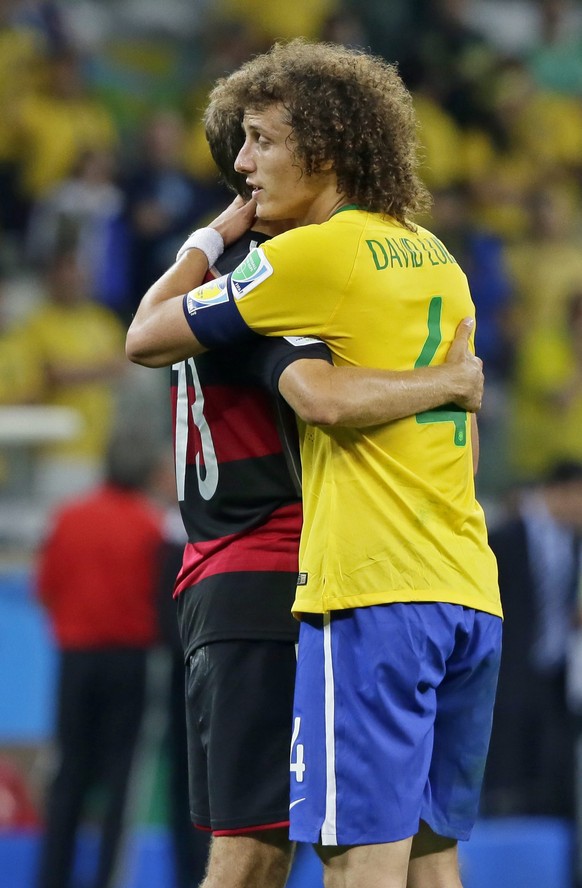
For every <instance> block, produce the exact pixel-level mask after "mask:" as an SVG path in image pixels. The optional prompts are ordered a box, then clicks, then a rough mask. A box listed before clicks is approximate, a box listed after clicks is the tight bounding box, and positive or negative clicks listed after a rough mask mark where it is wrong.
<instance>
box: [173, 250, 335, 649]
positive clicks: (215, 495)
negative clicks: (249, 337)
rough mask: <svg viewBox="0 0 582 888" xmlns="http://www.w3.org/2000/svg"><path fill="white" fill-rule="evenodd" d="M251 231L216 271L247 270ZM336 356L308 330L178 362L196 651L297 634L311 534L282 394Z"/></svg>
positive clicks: (182, 596)
mask: <svg viewBox="0 0 582 888" xmlns="http://www.w3.org/2000/svg"><path fill="white" fill-rule="evenodd" d="M263 240H265V237H264V236H262V235H258V234H255V233H254V232H249V233H248V234H247V235H246V236H245V237H243V238H241V240H240V241H238V242H237V243H236V244H234V245H233V246H232V247H231V248H229V249H227V250H226V251H225V252H224V254H223V255H222V256H221V257H220V260H219V262H218V263H217V268H215V269H213V272H212V273H213V274H215V275H216V274H226V273H228V272H229V271H231V270H232V269H233V268H235V267H236V266H237V265H238V264H239V263H240V261H241V260H242V259H243V258H244V257H245V256H246V254H247V252H248V251H249V250H250V249H251V248H252V247H253V246H255V245H256V243H258V242H262V241H263ZM302 358H319V359H323V360H330V356H329V351H328V349H327V347H326V346H325V345H323V344H322V343H320V342H317V341H315V340H310V339H305V338H289V339H268V338H265V337H262V336H257V337H256V341H255V342H253V343H252V344H250V345H249V344H247V345H245V346H244V347H240V348H229V349H224V350H216V351H213V352H207V353H205V354H203V355H200V356H198V357H196V358H189V359H188V360H186V361H182V362H180V363H178V364H175V365H174V366H173V367H172V388H171V390H172V413H173V423H174V446H175V460H176V482H177V490H178V499H179V503H180V508H181V512H182V518H183V521H184V526H185V529H186V533H187V536H188V542H187V544H186V547H185V550H184V557H183V562H182V567H181V570H180V572H179V574H178V577H177V580H176V586H175V593H174V594H175V596H176V597H177V598H178V616H179V623H180V631H181V635H182V641H183V644H184V648H185V653H186V655H189V654H190V653H191V652H192V651H193V650H194V649H195V648H196V647H198V646H200V645H201V644H206V643H208V642H210V641H218V640H226V639H230V638H254V639H261V638H268V639H271V640H277V639H280V640H287V639H290V640H291V639H295V638H296V635H297V623H296V621H295V620H294V619H293V617H292V616H291V612H290V609H291V603H292V601H293V597H294V593H295V584H296V579H297V570H298V547H299V535H300V531H301V520H302V514H301V489H300V463H299V450H298V442H297V429H296V421H295V416H294V414H293V413H292V411H291V410H290V408H289V407H288V405H287V404H286V403H285V402H284V401H283V399H282V398H281V397H280V395H279V394H278V380H279V377H280V375H281V373H282V372H283V370H284V369H285V367H287V366H288V365H289V364H291V363H292V362H293V361H295V360H298V359H302Z"/></svg>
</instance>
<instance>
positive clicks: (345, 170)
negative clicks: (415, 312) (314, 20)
mask: <svg viewBox="0 0 582 888" xmlns="http://www.w3.org/2000/svg"><path fill="white" fill-rule="evenodd" d="M272 104H281V105H282V106H283V107H284V108H285V111H286V115H287V122H288V123H289V125H290V126H291V128H292V130H293V141H292V142H291V143H290V144H292V146H293V150H294V153H295V157H296V160H297V162H298V163H299V164H300V166H301V168H302V169H303V171H304V173H305V174H307V175H313V174H314V173H318V172H321V171H322V170H324V169H325V168H326V167H327V166H328V165H329V163H330V162H331V164H332V168H333V169H334V171H335V173H336V175H337V180H338V192H340V193H342V194H345V195H346V196H347V198H348V199H349V200H350V201H351V202H353V203H355V204H357V205H358V206H359V207H361V208H362V209H365V210H369V211H371V212H376V213H383V214H387V215H390V216H392V217H393V218H395V219H397V220H398V221H399V222H401V223H403V224H405V225H409V222H408V219H409V217H410V216H411V214H414V213H416V212H424V211H426V210H427V208H428V206H429V204H430V197H429V194H428V191H427V189H426V188H425V186H424V185H423V183H422V182H421V180H420V178H419V176H418V173H417V169H418V156H417V149H418V141H417V123H416V117H415V113H414V109H413V105H412V98H411V95H410V93H409V92H408V90H407V89H406V87H405V86H404V83H403V82H402V79H401V78H400V75H399V74H398V71H397V70H396V67H395V66H394V65H392V64H389V63H388V62H386V61H385V60H384V59H381V58H379V57H377V56H373V55H370V54H369V53H366V52H363V51H360V50H353V49H346V48H345V47H343V46H338V45H336V44H330V43H312V42H309V41H307V40H304V39H302V38H299V39H296V40H291V41H290V42H288V43H276V44H275V45H274V46H273V47H272V48H271V49H270V50H269V51H268V52H266V53H263V54H262V55H259V56H257V57H255V58H253V59H251V60H250V61H248V62H246V63H245V64H244V65H243V66H242V67H241V68H239V69H238V70H237V71H235V72H234V73H233V74H231V75H229V76H228V77H225V78H223V79H221V80H219V81H218V82H217V84H216V86H215V87H214V89H213V90H212V92H211V94H210V100H209V105H208V108H207V111H206V115H205V122H206V125H207V126H208V123H209V121H211V120H212V117H213V115H214V114H215V113H218V114H219V116H220V115H223V116H222V121H223V123H224V120H225V119H226V118H227V117H229V115H230V117H229V119H230V123H231V125H233V126H234V125H235V123H234V121H235V120H236V121H237V124H236V125H239V123H238V121H240V115H241V112H242V111H245V110H254V111H259V110H263V109H264V108H266V107H268V106H269V105H272ZM225 114H226V117H225V116H224V115H225ZM237 114H238V119H237ZM233 160H234V158H233ZM221 168H222V164H221Z"/></svg>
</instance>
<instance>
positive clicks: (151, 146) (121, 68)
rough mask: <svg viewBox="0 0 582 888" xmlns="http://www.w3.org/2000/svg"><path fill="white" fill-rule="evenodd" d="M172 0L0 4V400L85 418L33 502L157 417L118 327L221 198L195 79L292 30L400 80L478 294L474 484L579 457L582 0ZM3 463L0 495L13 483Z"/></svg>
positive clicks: (46, 454)
mask: <svg viewBox="0 0 582 888" xmlns="http://www.w3.org/2000/svg"><path fill="white" fill-rule="evenodd" d="M191 6H192V5H191V4H186V3H180V2H174V4H170V6H168V7H167V8H166V7H164V11H163V15H162V14H161V12H160V10H156V8H155V6H154V4H150V3H140V4H137V3H131V2H128V0H126V2H122V3H118V4H113V3H111V4H108V3H96V2H90V0H87V2H83V3H75V4H72V3H66V2H56V0H44V2H43V0H2V2H1V3H0V66H1V75H2V76H1V77H0V84H1V87H0V190H1V193H2V201H1V202H0V284H1V294H0V330H1V334H0V335H1V336H2V349H1V350H0V355H1V356H0V361H1V367H0V370H1V372H0V403H1V404H2V405H23V404H28V405H38V404H43V405H59V406H61V407H71V408H72V409H73V410H75V411H76V413H77V415H78V416H79V417H80V419H81V427H80V431H79V432H78V434H77V435H76V436H74V435H73V436H72V437H69V438H67V439H66V440H56V441H55V440H52V441H46V442H43V441H41V442H40V443H39V446H37V447H36V448H35V449H34V454H33V456H34V478H35V482H34V483H35V485H36V486H35V490H34V492H35V493H36V494H38V496H39V497H40V498H43V499H44V500H46V501H48V502H51V501H53V500H54V498H55V497H57V498H58V496H59V495H60V493H59V491H62V492H65V493H67V492H76V491H77V490H78V489H80V488H81V487H82V486H83V485H85V486H87V485H88V484H90V483H93V482H94V481H95V480H96V478H98V476H99V473H100V471H101V470H102V464H103V455H104V453H105V447H106V443H107V440H108V436H109V435H110V433H111V429H112V428H113V427H114V426H115V423H116V422H118V421H120V416H121V417H122V418H123V421H124V422H126V423H127V422H129V421H130V420H131V421H138V418H141V421H143V417H144V412H145V413H149V415H150V417H151V416H152V415H153V414H158V416H159V415H160V412H161V411H159V410H155V409H154V410H152V411H148V410H145V411H144V406H145V405H144V403H143V399H144V398H146V402H145V403H146V405H147V398H149V397H150V395H151V391H150V389H152V387H153V388H154V389H155V386H153V383H152V382H151V380H149V379H148V382H147V383H144V382H143V380H144V378H145V377H144V376H143V374H141V375H140V374H138V372H137V370H136V369H135V368H132V369H130V368H129V367H128V366H127V363H126V362H125V361H124V359H123V351H122V341H123V333H124V328H125V327H126V326H127V324H128V321H129V320H130V318H131V316H132V313H133V311H134V310H135V306H136V304H137V302H138V301H139V299H140V297H141V295H142V294H143V293H144V292H145V290H146V289H147V287H148V286H149V284H150V283H151V282H152V281H153V280H155V279H156V278H157V277H158V276H159V274H160V273H161V272H162V271H163V270H164V269H165V268H166V267H167V266H168V265H169V264H170V263H171V261H172V259H173V257H174V256H175V252H176V248H177V246H178V245H179V244H180V243H181V242H182V240H183V238H184V236H185V235H186V234H187V233H188V232H189V231H190V230H192V229H193V228H195V227H197V226H198V225H200V224H204V222H205V221H206V220H207V219H209V218H210V217H211V216H212V214H213V213H214V212H215V211H216V210H217V209H218V208H219V207H221V206H222V205H223V204H224V201H225V200H226V199H227V192H226V190H225V188H224V187H223V186H222V185H221V183H220V182H219V181H218V178H217V173H216V169H215V167H214V165H213V163H212V160H211V158H210V156H209V153H208V150H207V148H206V144H205V140H204V136H203V132H202V128H201V121H200V112H201V109H202V108H203V106H204V101H205V97H206V94H207V92H208V89H209V87H210V85H211V84H212V83H213V81H214V80H215V79H216V77H218V76H220V75H222V74H225V73H227V72H229V71H231V70H232V69H233V68H235V67H236V66H237V65H238V64H240V63H241V62H242V61H243V60H244V59H245V58H248V57H249V56H250V55H251V54H253V53H254V52H256V51H259V50H262V49H264V48H265V47H267V46H268V45H270V43H272V41H273V40H274V39H277V38H285V37H288V36H291V35H294V34H297V33H301V34H304V35H306V36H308V37H314V38H321V39H326V40H332V41H337V42H343V43H345V44H349V45H351V46H361V47H364V48H368V47H369V48H371V49H372V50H373V51H375V52H379V53H381V54H383V55H385V56H386V57H387V58H388V59H390V60H393V61H395V62H397V64H398V65H399V68H400V70H401V73H402V74H403V76H404V78H405V81H406V82H407V84H408V86H409V87H410V89H411V91H412V93H413V95H414V100H415V105H416V109H417V113H418V119H419V127H420V142H421V145H422V171H423V176H424V178H425V179H426V182H427V184H428V185H429V187H430V189H431V191H432V193H433V195H434V205H433V209H432V212H431V214H430V218H427V219H421V220H418V221H420V222H425V223H426V224H428V225H429V226H430V227H431V228H432V229H433V230H434V231H435V232H436V233H437V234H438V235H441V236H442V237H443V239H444V240H445V241H446V243H447V245H448V246H449V248H450V249H451V250H452V251H453V253H454V254H455V256H456V257H457V258H458V260H459V261H460V263H461V264H462V266H463V267H464V268H465V270H466V272H467V274H468V277H469V279H470V283H471V288H472V292H473V296H474V300H475V302H476V305H477V313H478V331H477V347H478V351H479V354H480V355H481V356H482V358H483V360H484V362H485V368H486V372H487V395H486V399H485V404H484V410H483V413H482V416H481V433H482V438H483V446H482V449H483V461H482V464H481V472H480V476H479V482H478V483H479V485H480V488H481V493H482V496H483V497H485V498H486V499H487V498H491V499H492V501H493V502H495V501H496V498H497V497H498V496H499V495H500V494H503V493H504V492H505V491H506V490H507V489H508V488H509V487H511V486H512V485H514V484H515V483H521V482H530V481H536V480H538V479H540V478H542V477H544V475H545V474H546V473H547V472H548V471H549V470H550V469H551V467H552V466H553V465H554V464H555V462H556V461H558V460H562V459H571V460H576V459H580V458H582V436H580V435H579V434H578V430H579V428H580V424H581V422H582V394H581V391H582V389H581V386H580V380H581V378H582V250H581V249H580V246H581V241H582V197H581V194H582V10H581V9H580V6H579V5H578V4H577V3H574V2H571V0H514V2H503V3H502V2H496V0H480V2H479V0H473V2H471V0H434V2H428V0H415V2H410V3H404V2H399V0H394V2H392V3H390V4H382V3H379V2H371V3H369V4H366V5H365V8H361V9H360V8H359V5H358V4H356V3H355V2H352V0H317V2H309V3H308V2H299V3H294V4H293V8H292V9H291V7H289V8H287V7H286V6H285V5H281V4H272V5H268V8H267V10H266V8H265V6H264V4H258V3H253V2H251V0H245V2H243V0H220V2H214V3H212V4H209V3H208V4H207V3H204V2H199V3H197V4H194V5H193V7H194V8H191ZM138 376H139V379H138V378H137V377H138ZM149 376H151V377H152V378H153V374H149ZM144 385H145V388H146V392H145V394H144V392H143V386H144ZM161 388H163V386H160V387H159V388H158V389H157V391H156V393H155V394H154V395H153V396H154V397H156V396H158V397H159V390H160V389H161ZM120 403H121V404H122V408H121V410H120V406H119V405H120ZM136 404H137V407H136ZM132 405H133V409H132ZM157 422H158V425H159V424H160V420H159V419H158V420H157ZM162 425H163V424H162ZM157 431H158V432H163V431H164V429H158V430H157ZM10 468H11V466H10V465H8V466H7V467H6V466H5V468H4V477H3V478H2V482H0V483H3V485H4V487H0V494H1V492H2V490H3V489H4V491H5V488H6V487H8V488H9V489H10V490H11V492H13V488H12V487H11V485H10V479H9V477H8V476H10V475H13V473H11V472H10V471H9V470H10ZM25 474H26V479H27V482H28V483H29V484H30V479H31V475H30V472H26V473H25Z"/></svg>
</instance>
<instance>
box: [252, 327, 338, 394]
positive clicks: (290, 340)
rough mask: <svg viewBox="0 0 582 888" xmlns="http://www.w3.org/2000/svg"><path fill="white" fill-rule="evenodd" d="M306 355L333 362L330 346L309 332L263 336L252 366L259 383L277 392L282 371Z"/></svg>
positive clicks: (254, 354)
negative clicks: (311, 335) (309, 335)
mask: <svg viewBox="0 0 582 888" xmlns="http://www.w3.org/2000/svg"><path fill="white" fill-rule="evenodd" d="M306 358H307V359H309V358H312V359H313V358H314V359H316V360H320V361H327V363H329V364H331V363H332V358H331V352H330V350H329V349H328V347H327V346H326V345H325V344H324V343H323V342H320V341H319V340H318V339H312V338H310V337H307V336H285V337H281V338H278V337H271V338H268V339H267V338H260V341H259V343H258V345H257V346H256V348H255V351H254V352H253V357H252V362H251V364H250V366H249V369H250V370H251V371H252V373H253V376H255V378H256V380H257V382H258V383H259V384H260V385H262V386H264V387H265V388H267V389H269V390H270V391H272V392H273V393H274V394H278V393H279V379H280V377H281V374H282V373H283V371H284V370H285V369H286V368H287V367H289V366H290V365H291V364H293V363H295V361H301V360H304V359H306Z"/></svg>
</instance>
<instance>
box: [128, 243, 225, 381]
mask: <svg viewBox="0 0 582 888" xmlns="http://www.w3.org/2000/svg"><path fill="white" fill-rule="evenodd" d="M207 270H208V261H207V259H206V256H205V255H204V253H203V252H202V251H201V250H197V249H193V250H189V251H188V252H187V253H186V254H185V255H184V256H183V257H182V258H181V259H180V260H179V262H176V263H174V265H172V266H171V268H169V269H168V271H166V272H165V274H163V275H162V277H161V278H159V279H158V280H157V281H156V282H155V284H153V285H152V286H151V287H150V289H149V290H148V291H147V293H146V294H145V296H144V297H143V299H142V300H141V302H140V304H139V306H138V309H137V311H136V313H135V316H134V318H133V320H132V322H131V325H130V327H129V330H128V332H127V340H126V354H127V357H128V358H129V359H130V361H133V362H134V363H135V364H143V365H144V366H146V367H163V366H166V365H168V364H172V363H174V361H181V360H183V359H184V358H188V357H191V356H193V355H196V354H199V353H200V352H202V351H204V349H203V348H202V346H201V345H200V343H198V342H197V340H196V338H195V337H194V334H193V333H192V331H191V330H190V327H189V326H188V323H187V322H186V318H185V317H184V312H183V309H182V299H183V297H184V294H185V293H187V292H189V291H190V290H192V289H193V288H194V287H198V286H199V285H200V284H201V283H202V282H203V280H204V277H205V275H206V272H207Z"/></svg>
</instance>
